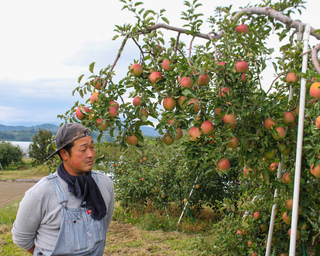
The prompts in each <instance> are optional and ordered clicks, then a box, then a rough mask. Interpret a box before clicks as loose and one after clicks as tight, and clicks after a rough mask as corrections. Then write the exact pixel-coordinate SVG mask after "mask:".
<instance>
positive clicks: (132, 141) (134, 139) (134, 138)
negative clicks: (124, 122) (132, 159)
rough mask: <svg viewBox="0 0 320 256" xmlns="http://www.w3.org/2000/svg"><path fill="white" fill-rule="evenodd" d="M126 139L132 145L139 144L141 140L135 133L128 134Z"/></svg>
mask: <svg viewBox="0 0 320 256" xmlns="http://www.w3.org/2000/svg"><path fill="white" fill-rule="evenodd" d="M126 141H127V142H128V144H130V145H132V146H135V145H137V144H138V142H139V140H138V138H137V136H136V135H134V134H132V135H129V136H127V138H126Z"/></svg>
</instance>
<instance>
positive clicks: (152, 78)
mask: <svg viewBox="0 0 320 256" xmlns="http://www.w3.org/2000/svg"><path fill="white" fill-rule="evenodd" d="M149 79H150V82H151V83H153V84H155V83H157V82H159V81H160V80H162V74H161V73H160V72H159V71H154V72H152V73H151V74H150V76H149Z"/></svg>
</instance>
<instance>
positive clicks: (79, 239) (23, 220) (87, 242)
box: [12, 123, 114, 256]
mask: <svg viewBox="0 0 320 256" xmlns="http://www.w3.org/2000/svg"><path fill="white" fill-rule="evenodd" d="M55 143H56V148H57V150H56V151H55V152H54V153H53V154H51V155H50V156H48V158H50V157H51V156H53V155H55V154H58V155H59V156H60V158H61V159H62V163H61V164H60V165H59V167H58V169H57V172H55V173H53V174H51V175H49V176H47V177H44V178H42V179H41V180H40V181H39V182H38V183H37V184H35V185H34V186H33V187H32V188H31V189H29V190H28V191H27V192H26V194H25V196H24V198H23V199H22V201H21V203H20V206H19V210H18V213H17V217H16V220H15V222H14V224H13V228H12V236H13V241H14V243H16V244H17V245H18V246H20V247H21V248H23V249H25V250H27V251H28V252H30V253H31V254H33V255H52V256H54V255H78V256H81V255H82V256H85V255H92V256H95V255H96V256H100V255H103V250H104V246H105V242H106V232H107V231H108V229H109V225H110V222H111V219H112V214H113V209H114V191H113V182H112V181H111V179H110V178H109V177H108V176H107V175H105V174H102V173H99V172H96V171H92V170H91V169H92V167H93V165H94V159H95V149H94V144H93V140H92V137H91V135H90V132H89V130H88V129H87V128H86V127H84V126H83V125H81V124H77V123H72V124H64V125H63V126H61V127H60V129H59V130H58V132H57V134H56V137H55ZM48 158H47V159H48Z"/></svg>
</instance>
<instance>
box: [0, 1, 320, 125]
mask: <svg viewBox="0 0 320 256" xmlns="http://www.w3.org/2000/svg"><path fill="white" fill-rule="evenodd" d="M318 1H319V0H307V3H306V4H305V6H306V8H307V9H306V10H305V11H304V13H303V15H302V16H298V17H297V19H300V20H301V21H302V22H303V23H310V25H311V26H312V27H314V28H320V19H319V18H318V10H319V7H320V3H319V2H318ZM142 2H143V3H144V6H145V8H146V9H153V10H155V11H159V10H160V9H166V12H165V16H166V17H167V18H168V19H169V20H170V25H173V26H176V27H182V25H183V21H182V20H180V17H181V16H180V14H181V11H182V10H185V7H184V6H183V2H184V1H183V0H175V4H172V0H171V1H170V0H162V1H154V0H144V1H143V0H142ZM200 2H201V3H202V4H203V7H201V9H199V11H200V10H201V12H202V13H203V14H204V17H206V18H205V19H204V20H206V19H207V18H208V17H209V16H210V15H213V14H214V9H215V7H216V6H227V5H231V4H232V5H233V10H234V11H235V10H238V8H239V4H238V2H240V1H236V0H215V1H212V0H202V1H200ZM249 2H251V3H252V4H255V3H259V2H261V1H259V0H252V1H241V3H242V6H245V5H246V4H248V3H249ZM122 6H123V3H121V2H120V1H119V0H90V1H87V0H55V1H49V0H28V1H25V0H2V1H0V33H1V40H0V89H1V90H0V124H3V125H25V126H31V125H35V124H42V123H53V124H57V125H59V124H60V123H61V119H58V118H57V115H61V114H64V113H65V112H66V111H67V110H69V109H70V108H71V107H72V106H73V104H74V102H75V101H77V100H79V101H80V102H81V103H84V102H85V101H86V99H87V98H85V99H82V98H81V97H80V96H79V95H78V94H76V95H75V96H72V91H73V89H74V88H75V87H76V86H77V85H78V82H77V80H78V77H79V76H80V75H81V74H86V75H88V74H89V72H88V66H89V64H90V63H91V62H96V65H95V71H99V70H100V69H101V68H104V67H106V66H107V65H109V64H112V63H113V61H114V60H115V58H116V55H117V52H118V49H119V48H120V45H121V42H122V39H118V40H115V41H113V40H112V38H113V36H114V35H116V33H115V32H114V31H113V30H114V29H115V25H123V24H125V23H130V22H134V18H133V16H132V14H131V13H130V12H128V11H126V10H121V9H122ZM163 32H164V33H166V32H165V31H163ZM203 32H204V33H207V32H209V31H205V30H204V31H203ZM312 40H313V41H311V43H312V44H313V45H315V44H316V43H317V41H315V40H314V39H312ZM134 59H139V51H138V50H137V49H136V48H135V47H134V45H133V44H127V46H126V48H125V50H124V52H123V54H122V57H121V59H120V60H119V62H118V64H117V67H116V69H115V71H116V73H117V75H119V76H123V75H125V74H126V72H127V70H128V67H129V66H130V64H131V63H132V62H133V60H134ZM84 81H85V80H84ZM89 97H90V96H88V98H89Z"/></svg>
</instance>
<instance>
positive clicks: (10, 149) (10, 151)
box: [0, 141, 23, 168]
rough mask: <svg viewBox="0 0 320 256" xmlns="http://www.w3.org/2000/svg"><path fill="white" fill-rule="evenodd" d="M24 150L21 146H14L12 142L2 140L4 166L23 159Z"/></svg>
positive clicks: (0, 147) (0, 155)
mask: <svg viewBox="0 0 320 256" xmlns="http://www.w3.org/2000/svg"><path fill="white" fill-rule="evenodd" d="M22 157H23V151H22V149H21V148H20V147H19V146H13V145H12V144H11V143H10V142H5V141H1V143H0V163H1V165H2V167H3V168H5V167H7V166H8V165H10V164H11V163H20V162H21V161H22Z"/></svg>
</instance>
